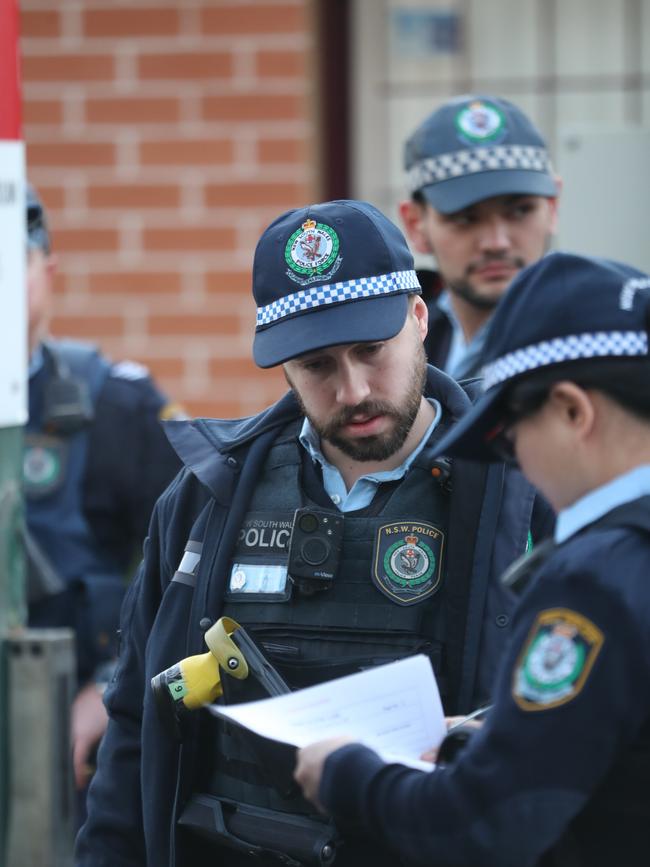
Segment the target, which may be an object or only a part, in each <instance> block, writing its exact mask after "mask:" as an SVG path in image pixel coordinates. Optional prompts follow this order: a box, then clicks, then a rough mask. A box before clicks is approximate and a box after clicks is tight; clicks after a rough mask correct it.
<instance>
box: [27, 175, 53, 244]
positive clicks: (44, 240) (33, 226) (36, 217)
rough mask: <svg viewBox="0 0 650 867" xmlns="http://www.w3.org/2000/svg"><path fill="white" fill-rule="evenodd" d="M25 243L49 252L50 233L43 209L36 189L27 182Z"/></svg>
mask: <svg viewBox="0 0 650 867" xmlns="http://www.w3.org/2000/svg"><path fill="white" fill-rule="evenodd" d="M26 198H27V244H28V246H29V247H33V248H37V249H39V250H43V251H44V252H45V253H49V252H50V249H51V247H50V234H49V232H48V229H47V219H46V217H45V209H44V208H43V205H42V203H41V200H40V199H39V197H38V194H37V193H36V190H35V189H34V187H33V186H32V185H31V184H27V189H26Z"/></svg>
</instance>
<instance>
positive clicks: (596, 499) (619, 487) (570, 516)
mask: <svg viewBox="0 0 650 867" xmlns="http://www.w3.org/2000/svg"><path fill="white" fill-rule="evenodd" d="M647 494H650V464H642V465H641V466H640V467H635V468H634V469H633V470H630V471H629V473H624V474H623V475H622V476H618V477H617V478H615V479H613V480H612V481H611V482H607V484H606V485H601V486H600V487H599V488H596V489H595V490H593V491H590V492H589V493H588V494H585V496H584V497H580V499H579V500H576V502H575V503H574V504H573V505H572V506H569V507H568V508H567V509H563V510H562V511H561V512H560V513H559V515H558V516H557V523H556V524H555V541H556V542H557V543H558V544H559V543H560V542H564V541H566V540H567V539H568V538H569V537H570V536H573V534H574V533H577V532H578V531H579V530H582V528H583V527H586V526H587V524H592V523H593V522H594V521H597V520H598V518H602V516H603V515H606V514H607V513H608V512H611V511H612V509H615V508H617V506H622V505H624V503H630V502H632V500H638V499H639V497H644V496H646V495H647Z"/></svg>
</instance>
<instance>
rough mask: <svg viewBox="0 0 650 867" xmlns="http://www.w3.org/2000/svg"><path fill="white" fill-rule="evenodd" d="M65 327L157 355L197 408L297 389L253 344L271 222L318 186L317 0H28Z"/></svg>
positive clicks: (36, 165) (168, 379)
mask: <svg viewBox="0 0 650 867" xmlns="http://www.w3.org/2000/svg"><path fill="white" fill-rule="evenodd" d="M20 6H21V14H22V63H23V69H22V77H23V97H24V120H25V124H24V132H25V139H26V142H27V161H28V174H29V177H30V179H31V180H32V182H33V183H34V184H35V185H36V186H37V188H38V189H39V191H40V193H41V195H42V197H43V200H44V202H45V204H46V206H47V208H48V213H49V217H50V224H51V227H52V236H53V246H54V248H55V251H56V253H57V255H58V262H59V269H58V278H57V300H56V309H57V316H56V318H55V321H54V323H53V332H54V333H55V334H57V335H61V336H63V335H68V336H74V337H83V338H85V339H89V340H92V341H96V342H98V343H99V344H100V345H101V346H102V347H103V348H104V349H105V350H106V351H107V352H108V353H109V354H110V355H111V356H112V357H113V358H116V359H118V358H127V357H128V358H131V359H134V360H137V361H142V362H144V363H145V364H147V365H148V366H149V367H150V368H151V369H152V371H153V372H154V374H155V375H156V377H157V378H158V380H159V382H160V383H161V384H162V386H163V387H164V388H165V389H166V390H167V392H168V393H169V394H170V395H172V396H173V397H174V398H175V399H179V400H181V401H182V402H183V403H184V404H185V406H186V407H187V409H188V411H189V412H190V413H191V414H193V415H217V416H233V415H243V414H249V413H251V412H254V411H256V410H258V409H260V408H262V407H263V406H265V405H267V404H268V403H269V402H271V401H272V400H274V399H275V398H276V397H277V396H278V395H279V394H280V393H281V392H282V391H283V390H284V387H285V386H284V380H283V379H282V376H281V374H280V373H279V372H278V371H274V372H271V371H263V372H261V371H259V370H258V369H257V368H256V367H255V366H254V364H253V363H252V361H251V339H252V334H253V327H254V305H253V301H252V298H251V295H250V267H251V262H252V254H253V250H254V246H255V243H256V241H257V238H258V236H259V234H260V233H261V231H262V229H263V228H264V227H265V226H266V225H267V224H268V223H269V222H270V221H271V220H272V219H273V218H274V217H275V216H277V215H278V214H279V213H280V212H282V211H283V210H286V209H287V208H290V207H295V206H299V205H301V204H305V203H307V202H309V201H314V200H316V199H317V198H318V193H317V175H318V171H317V166H316V162H317V161H316V160H315V159H314V153H315V147H316V146H315V142H316V141H317V139H318V136H317V133H316V132H315V122H316V111H315V104H316V102H317V94H316V91H317V89H318V88H317V84H316V82H315V77H314V74H313V69H314V67H315V62H314V58H315V53H316V50H315V46H314V41H315V39H314V33H313V31H314V24H313V10H312V3H311V2H310V0H21V3H20Z"/></svg>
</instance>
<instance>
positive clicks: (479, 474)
mask: <svg viewBox="0 0 650 867" xmlns="http://www.w3.org/2000/svg"><path fill="white" fill-rule="evenodd" d="M488 471H489V465H487V464H479V463H475V462H469V461H461V460H457V461H454V462H453V466H452V477H451V501H450V509H449V536H448V548H447V587H446V592H445V603H444V605H445V624H446V646H447V652H448V658H447V665H446V670H447V672H448V675H449V684H450V687H451V691H450V704H449V707H450V708H451V709H453V710H454V711H455V712H458V713H462V708H460V707H459V704H458V701H459V697H460V692H461V680H462V677H463V672H464V670H466V666H465V664H464V663H465V660H464V657H465V655H466V653H467V652H468V651H469V653H470V655H471V656H474V655H475V653H474V651H473V650H470V649H469V648H467V647H466V638H467V620H468V614H469V611H468V600H469V598H470V592H471V591H474V592H480V591H481V588H478V587H472V586H471V585H472V577H473V565H474V561H475V552H476V545H477V542H478V528H479V524H480V520H481V513H482V511H483V509H484V506H485V503H484V499H485V494H486V488H487V479H488ZM493 506H494V508H493V511H494V515H493V518H494V523H496V519H497V516H498V511H499V510H498V503H496V504H493ZM489 569H490V567H489V562H488V563H486V564H485V569H484V574H485V575H486V576H487V575H488V574H489ZM485 583H486V585H487V577H486V579H485ZM486 589H487V588H484V590H483V592H486ZM479 631H480V630H479ZM477 652H478V637H477V648H476V653H477ZM465 691H466V690H463V692H465Z"/></svg>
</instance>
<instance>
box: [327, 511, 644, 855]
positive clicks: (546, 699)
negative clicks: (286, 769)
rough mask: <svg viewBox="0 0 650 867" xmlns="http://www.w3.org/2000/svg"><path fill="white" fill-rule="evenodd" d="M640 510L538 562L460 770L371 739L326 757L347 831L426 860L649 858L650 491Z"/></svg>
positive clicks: (332, 802)
mask: <svg viewBox="0 0 650 867" xmlns="http://www.w3.org/2000/svg"><path fill="white" fill-rule="evenodd" d="M628 505H629V506H633V509H630V508H629V507H627V508H626V507H619V509H615V510H613V511H612V512H611V513H610V514H609V515H608V516H606V517H605V519H600V521H598V522H596V523H595V524H594V525H592V526H591V527H590V528H586V529H585V530H583V531H581V532H580V533H578V534H577V535H576V536H574V537H573V538H571V539H569V540H568V541H567V542H566V543H564V544H563V545H561V546H560V547H559V548H557V549H556V550H555V552H554V553H552V554H551V556H550V558H549V559H547V561H546V562H545V563H544V565H543V566H542V567H541V568H540V569H539V571H538V572H537V574H536V576H535V580H534V582H533V583H532V584H531V585H530V587H529V589H528V590H527V591H526V593H525V594H524V596H523V597H522V601H521V605H520V606H519V608H518V610H517V612H516V615H515V621H514V624H513V632H512V640H511V645H510V648H509V650H508V652H507V654H506V656H505V657H504V660H503V665H502V668H501V671H500V675H499V678H498V681H497V686H496V691H495V699H496V700H495V704H494V707H493V708H492V711H491V712H490V716H489V718H488V719H487V721H486V723H485V725H484V727H483V728H482V729H481V730H480V732H479V733H478V734H476V735H474V736H473V737H472V738H471V740H470V742H469V745H468V746H467V747H466V748H465V750H464V751H463V752H462V753H460V755H459V756H458V758H457V760H456V761H455V763H453V764H452V765H450V766H448V767H445V768H438V769H436V770H435V771H433V772H432V773H430V774H427V773H422V772H418V771H413V770H409V769H406V768H404V767H402V766H399V765H384V764H383V762H382V761H381V760H380V759H379V758H378V756H377V755H376V754H375V753H374V752H372V751H370V750H367V749H365V748H363V747H360V746H358V745H350V746H347V747H344V748H343V749H341V750H338V751H337V752H335V753H334V754H333V755H332V756H330V757H329V759H328V760H327V762H326V765H325V771H324V775H323V779H322V781H321V790H320V799H321V801H322V803H323V804H325V805H326V806H327V808H328V809H329V810H331V811H332V812H333V814H334V816H335V817H336V818H337V819H338V820H339V821H340V822H342V823H343V824H344V825H346V824H348V823H349V824H351V825H353V826H356V827H357V829H360V830H361V832H362V833H365V834H367V835H370V836H371V837H372V839H373V840H381V841H383V842H385V843H386V845H388V846H390V847H391V848H392V849H393V850H394V851H395V852H396V853H399V854H400V855H401V857H402V858H403V860H404V861H405V862H406V863H408V864H413V865H427V867H436V865H441V867H442V865H444V867H451V865H471V867H481V865H497V864H498V865H499V867H526V865H533V864H543V865H547V864H548V865H571V867H583V865H584V867H601V865H602V867H605V865H614V864H616V865H619V864H620V865H625V867H635V865H639V867H641V865H646V864H647V863H648V861H649V859H650V831H649V830H648V822H649V820H650V629H649V628H648V625H649V624H650V583H649V582H648V564H649V563H650V497H645V498H642V499H640V500H637V501H636V502H635V503H634V504H628ZM551 624H553V626H552V627H551ZM554 641H556V643H555V644H553V642H554ZM544 853H546V854H544Z"/></svg>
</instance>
